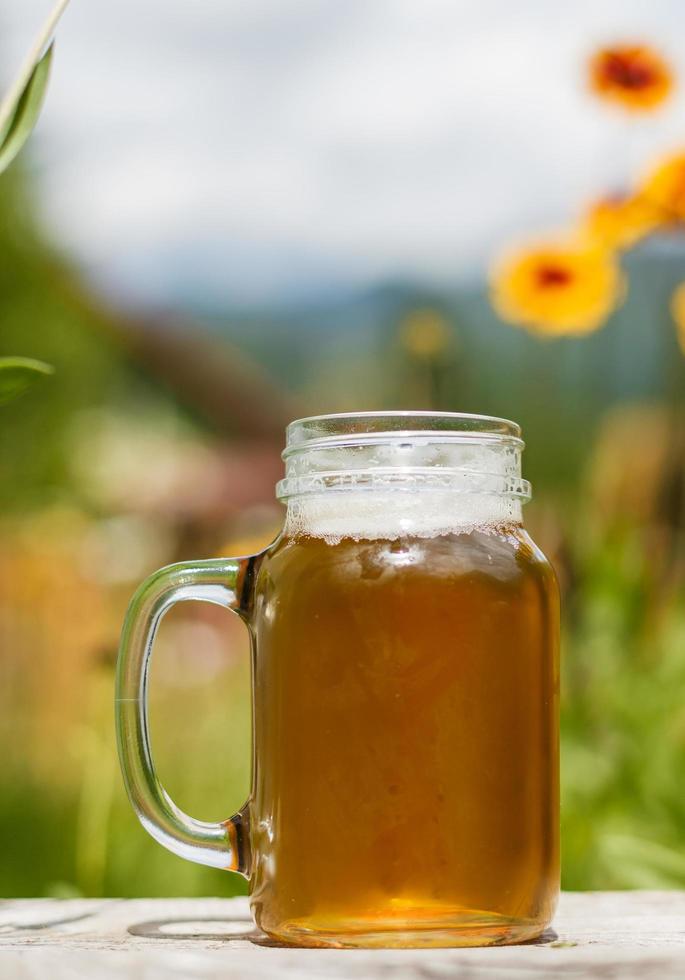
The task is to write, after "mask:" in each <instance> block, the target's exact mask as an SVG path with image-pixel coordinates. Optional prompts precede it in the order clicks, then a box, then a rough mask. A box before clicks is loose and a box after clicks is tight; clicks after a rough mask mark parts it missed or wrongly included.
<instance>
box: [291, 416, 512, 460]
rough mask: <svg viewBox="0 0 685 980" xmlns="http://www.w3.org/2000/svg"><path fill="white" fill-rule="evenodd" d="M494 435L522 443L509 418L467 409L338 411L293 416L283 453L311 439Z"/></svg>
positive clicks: (336, 442) (337, 442)
mask: <svg viewBox="0 0 685 980" xmlns="http://www.w3.org/2000/svg"><path fill="white" fill-rule="evenodd" d="M414 437H419V438H423V439H428V438H433V439H449V440H450V441H451V440H453V439H466V440H468V441H472V440H474V439H488V440H490V439H496V440H502V441H509V440H511V441H512V442H515V443H516V444H518V445H520V446H521V448H522V447H523V443H522V440H521V428H520V426H519V425H518V424H517V423H516V422H512V421H511V420H510V419H504V418H499V417H498V416H495V415H474V414H469V413H467V412H434V411H407V410H402V411H373V412H338V413H332V414H329V415H309V416H305V417H303V418H300V419H295V420H294V421H292V422H291V423H290V424H289V425H288V426H287V428H286V448H285V450H284V453H283V455H284V457H285V456H287V455H290V454H291V453H293V452H297V451H298V450H302V449H304V448H305V447H306V446H307V445H311V444H312V443H323V442H325V443H327V444H328V445H331V446H333V445H341V444H344V443H346V442H355V441H363V442H374V441H378V440H382V439H397V438H414Z"/></svg>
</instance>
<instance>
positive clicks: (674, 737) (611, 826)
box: [0, 167, 685, 896]
mask: <svg viewBox="0 0 685 980" xmlns="http://www.w3.org/2000/svg"><path fill="white" fill-rule="evenodd" d="M0 249H1V250H2V253H3V255H4V261H3V262H2V263H0V355H3V354H6V355H10V354H15V353H16V352H17V351H21V353H22V354H25V355H27V356H30V357H37V358H40V359H41V360H45V361H47V362H49V363H50V364H52V365H54V367H55V374H54V376H53V377H52V378H51V379H49V381H48V382H47V383H45V384H42V385H39V386H37V387H35V388H34V389H33V390H32V391H31V392H30V393H28V394H27V395H26V396H25V397H23V398H22V399H19V400H17V401H15V402H13V403H11V404H8V405H7V406H5V407H3V409H2V413H1V414H0V467H1V469H0V530H1V532H2V540H3V547H2V550H1V551H0V643H1V645H2V660H1V666H2V671H3V683H2V685H0V734H1V735H2V740H3V745H6V746H7V747H8V750H7V752H5V753H4V754H3V758H2V760H0V834H2V839H3V841H4V843H5V847H4V849H3V859H2V861H1V862H0V892H1V893H2V894H4V895H17V896H20V895H68V894H83V895H131V896H135V895H174V894H177V895H200V894H208V893H209V894H232V893H235V892H236V891H239V890H242V889H243V883H242V882H241V880H240V879H238V878H237V877H235V876H231V875H222V874H220V873H218V872H216V871H212V870H209V869H206V868H200V867H198V866H194V865H191V864H189V863H186V862H183V861H180V860H178V859H177V858H174V857H173V856H171V855H170V854H168V853H167V852H166V851H164V850H163V849H162V848H161V847H159V846H158V845H157V844H155V843H154V841H152V839H151V838H149V837H148V836H147V835H146V834H145V833H144V831H143V830H142V829H141V828H140V827H139V825H138V822H137V820H136V818H135V816H134V814H133V812H132V811H131V809H130V807H129V805H128V801H127V800H126V799H125V796H124V793H123V789H122V785H121V780H120V776H119V772H118V765H117V761H116V755H115V747H114V736H113V720H112V703H111V698H112V682H113V664H114V657H115V650H116V644H117V638H118V631H119V625H120V622H121V619H122V616H123V612H124V609H125V605H126V602H127V599H128V596H129V595H130V593H131V591H132V589H133V588H134V586H135V585H136V583H137V582H138V581H139V580H140V579H141V578H142V577H143V576H144V575H145V574H147V573H148V572H150V571H152V570H153V569H154V568H156V567H158V566H159V565H161V564H163V563H165V562H167V561H171V560H176V559H179V558H190V557H197V556H198V555H200V554H202V555H207V554H211V553H219V552H220V551H229V550H233V552H234V553H235V552H236V551H240V552H242V551H249V550H251V548H255V549H256V548H257V547H258V546H260V545H261V544H265V543H266V542H267V541H268V539H269V537H270V535H271V534H272V533H273V531H274V528H275V522H276V521H277V515H276V514H274V512H273V510H271V511H268V512H266V511H265V509H264V505H262V509H261V510H260V511H259V513H257V511H255V510H254V509H253V510H252V511H251V510H250V508H249V504H248V501H249V500H250V499H251V497H252V495H253V492H254V493H256V489H259V491H260V492H262V490H263V486H262V484H259V487H258V486H257V484H258V479H262V478H261V477H259V478H258V477H257V476H256V475H255V476H254V481H255V482H254V488H255V489H254V491H253V486H252V484H250V482H249V481H250V479H253V477H252V476H250V475H249V474H252V473H253V471H255V472H256V469H257V467H256V465H252V464H250V465H248V466H247V467H246V469H245V470H244V472H245V473H247V474H248V475H245V476H243V477H241V479H242V480H243V484H242V485H241V487H238V486H237V485H232V486H233V490H232V491H231V492H232V493H234V495H235V501H234V504H233V510H230V511H228V510H227V511H226V512H223V511H222V512H221V513H220V514H218V512H217V511H216V509H212V506H208V507H207V509H206V511H205V512H199V511H198V510H197V507H196V506H195V503H194V501H197V500H200V498H203V499H204V496H205V495H206V492H207V487H208V486H209V485H211V483H212V480H214V479H215V476H216V472H217V470H218V469H219V468H220V466H221V461H222V460H223V459H224V458H225V457H227V456H228V457H229V458H230V454H231V453H232V452H233V451H234V450H233V447H232V446H230V445H227V444H226V443H224V442H223V441H222V439H221V438H219V436H218V435H217V433H216V432H213V431H211V429H209V428H208V427H204V428H203V427H201V426H200V425H199V424H198V423H197V421H193V420H192V412H189V411H188V408H192V406H188V405H184V407H183V408H181V407H179V398H178V397H177V393H175V392H174V391H173V389H169V388H168V387H167V388H163V387H162V386H161V385H160V384H159V383H158V382H157V381H155V380H154V378H153V377H152V376H151V374H150V372H149V371H148V370H147V369H146V368H145V367H144V366H143V365H142V364H141V363H140V362H139V361H138V360H137V359H136V356H135V351H134V349H133V348H132V347H131V345H130V342H129V337H130V334H129V333H128V332H127V331H126V330H120V329H118V325H119V324H121V323H125V320H126V317H125V315H124V314H122V313H119V312H117V311H112V310H111V309H109V308H107V307H106V306H105V304H104V303H103V301H102V300H96V299H94V298H93V296H92V295H90V294H89V293H88V292H87V291H86V290H85V288H84V287H83V285H82V284H81V281H80V279H79V276H78V275H77V274H76V273H75V271H74V270H73V268H72V267H71V265H70V264H69V263H68V262H67V261H66V260H65V259H64V258H63V257H62V256H61V255H60V254H59V252H58V250H57V248H56V247H55V246H54V245H53V244H51V243H49V242H47V241H46V240H45V239H44V237H43V235H42V233H41V231H40V227H39V225H38V224H37V222H36V219H35V216H34V214H33V210H32V206H31V196H30V193H29V190H28V185H27V183H26V178H25V176H24V175H23V174H22V172H21V171H20V170H18V169H17V168H16V167H14V168H12V170H10V171H9V172H8V173H7V174H6V175H5V176H4V177H3V179H2V180H0ZM660 268H661V267H660V266H659V269H660ZM669 274H670V273H668V271H667V272H666V273H663V277H664V279H665V280H667V279H668V276H669ZM661 275H662V272H658V276H661ZM647 279H648V280H649V282H651V283H652V285H653V282H654V276H652V277H651V279H650V277H649V276H647ZM632 280H633V282H637V283H638V286H637V287H634V288H636V289H637V290H638V292H637V293H636V294H635V296H634V297H633V299H632V300H631V301H632V302H633V304H634V306H633V307H632V309H633V314H632V315H633V319H632V320H630V322H628V323H626V324H625V333H624V334H623V335H621V334H620V333H619V332H618V331H619V330H620V329H621V326H622V325H621V322H620V321H618V322H616V323H614V324H612V325H611V326H610V327H609V328H607V330H606V332H603V333H602V334H599V335H597V336H596V337H594V338H590V339H589V340H588V341H584V340H579V341H574V340H565V341H563V343H561V344H558V345H552V344H545V345H540V344H539V342H538V341H536V340H535V339H533V338H530V337H527V336H525V337H524V336H520V335H518V334H516V333H515V332H514V331H512V330H511V328H506V327H503V326H502V325H499V324H496V323H492V322H491V321H490V320H488V319H487V317H486V314H485V313H484V311H483V307H482V306H481V305H479V303H478V302H477V300H475V299H474V298H473V297H470V298H469V297H466V298H462V300H461V301H460V302H459V301H458V302H456V303H455V304H453V305H450V304H445V308H444V311H443V314H444V317H445V318H446V320H445V322H446V323H447V324H448V325H449V331H448V332H449V334H450V336H451V338H452V339H451V340H449V339H447V340H446V339H445V338H444V337H443V333H444V331H443V333H440V336H441V337H442V340H441V341H440V343H439V344H438V342H437V341H434V342H432V343H433V347H431V345H430V344H427V343H424V342H423V341H422V340H421V339H420V338H419V340H417V339H416V337H414V338H413V339H412V344H413V348H412V347H411V346H410V347H409V348H408V347H406V345H405V347H404V348H403V347H402V342H401V337H402V336H403V334H402V317H403V316H404V312H405V311H406V310H407V309H410V308H411V307H412V305H414V306H424V305H425V303H426V297H425V296H415V297H414V298H413V299H412V296H411V294H403V295H402V296H401V297H400V299H399V300H398V301H397V302H395V301H394V300H393V303H390V305H387V304H386V305H384V306H383V309H384V310H385V311H386V313H385V314H384V316H376V319H375V320H374V329H375V332H373V330H371V328H369V333H368V336H367V334H366V333H364V338H366V339H362V333H361V328H360V332H358V333H356V334H354V333H352V334H351V335H350V336H352V340H350V339H349V337H348V335H347V334H344V331H343V327H342V325H341V327H340V330H339V331H338V333H335V332H332V333H329V334H327V336H326V338H322V339H321V341H320V343H319V342H318V341H317V343H312V342H311V336H312V334H311V331H309V328H308V326H307V324H306V323H301V324H300V325H299V327H296V325H294V324H293V327H292V334H291V336H292V338H293V339H292V342H293V344H296V343H297V342H298V341H297V337H298V336H299V337H300V338H301V337H305V338H310V339H309V340H308V341H306V343H305V342H304V341H303V342H302V352H303V353H302V356H301V357H299V358H293V360H297V365H296V367H297V371H296V372H295V371H294V373H293V374H292V375H289V376H288V378H287V383H288V384H290V385H291V386H292V387H293V388H294V389H295V390H296V391H298V392H299V393H300V395H301V397H302V400H303V402H304V407H305V408H309V409H310V410H311V411H313V412H316V411H317V410H319V411H327V410H334V409H344V408H354V407H357V408H359V407H364V408H370V407H382V406H383V407H392V405H393V402H394V404H395V406H396V407H402V406H405V405H406V406H408V404H410V403H413V404H414V406H417V407H431V406H433V407H440V408H447V409H456V410H459V409H461V410H464V409H466V410H481V411H486V412H487V411H490V412H499V413H501V414H505V415H513V416H515V417H517V418H519V419H520V420H521V421H522V422H523V423H524V427H525V430H526V435H527V437H528V439H529V442H530V444H531V447H532V452H531V457H532V466H531V469H532V471H533V476H534V478H535V479H536V481H538V483H539V485H540V487H541V492H540V493H538V495H537V498H536V502H535V503H534V504H533V505H532V508H531V511H530V524H531V528H532V531H533V534H534V537H535V538H536V540H538V541H539V543H540V544H541V546H542V547H543V548H544V549H545V550H546V551H547V552H548V553H549V554H550V557H551V558H552V560H553V562H554V564H555V566H556V567H557V569H558V571H559V574H560V579H561V583H562V588H563V593H564V657H563V661H564V669H563V698H562V704H563V711H562V772H563V798H562V822H563V858H564V884H565V886H566V887H570V888H612V887H616V888H626V887H637V886H639V887H670V886H685V858H684V857H683V855H684V854H685V797H683V794H682V789H681V787H682V784H683V781H684V779H685V701H684V699H683V696H682V691H683V689H684V688H685V594H684V591H683V582H684V581H685V560H684V551H683V518H684V508H683V492H682V486H683V476H684V473H685V452H683V446H682V445H681V443H682V440H680V439H679V436H678V433H679V432H682V431H684V430H683V426H682V425H681V419H682V416H681V415H680V414H679V412H680V408H679V405H680V399H681V397H682V392H681V380H682V365H681V363H680V362H678V363H677V364H675V362H674V363H673V366H672V370H671V362H672V361H673V358H674V351H676V349H675V347H674V344H673V342H672V338H670V339H668V340H667V339H658V338H657V339H655V338H653V337H650V338H649V342H650V343H652V344H656V350H657V354H656V361H655V360H654V358H653V359H652V362H651V363H652V368H653V366H654V363H657V364H659V363H661V364H664V365H667V366H668V369H669V371H670V374H669V373H668V372H667V371H661V372H654V371H653V370H652V369H651V368H650V370H652V373H651V374H650V376H649V378H648V379H647V380H644V379H643V382H644V383H643V388H642V389H640V388H639V384H638V380H636V379H635V377H634V376H633V374H631V371H632V370H634V366H635V364H636V363H638V364H639V362H640V359H641V358H642V357H643V355H642V353H641V352H638V354H637V361H636V360H635V358H633V360H632V361H630V362H627V361H625V360H623V354H622V345H624V344H626V343H627V342H628V341H629V338H630V337H632V336H637V332H636V331H637V327H636V326H635V323H636V322H637V321H638V320H639V319H640V316H641V315H642V314H641V311H642V306H641V304H643V305H644V302H645V300H644V296H645V295H647V294H648V293H649V288H650V286H649V282H647V283H645V284H644V290H643V293H640V291H639V289H640V287H639V275H637V276H633V277H632ZM388 311H389V312H388ZM621 315H622V316H626V317H628V316H629V315H630V310H628V312H626V313H622V314H621ZM659 316H661V314H659ZM359 317H360V322H363V317H361V314H359ZM655 322H656V321H655ZM240 329H241V328H240V325H239V324H235V323H229V324H228V325H226V333H228V334H230V335H231V336H232V337H233V340H234V342H236V341H237V340H239V337H240ZM298 330H299V333H298ZM364 330H366V326H364ZM441 330H442V328H441ZM631 331H632V332H631ZM268 336H269V334H268V330H267V329H266V328H264V332H263V338H264V341H263V345H264V347H265V348H267V347H268V343H267V339H266V338H268ZM445 336H446V334H445ZM665 336H666V335H665V334H664V338H665ZM355 337H356V340H355V339H354V338H355ZM398 337H399V338H400V340H398ZM368 338H371V339H368ZM161 343H162V341H160V344H161ZM645 343H647V341H645ZM251 345H252V349H253V353H255V354H257V355H258V354H259V350H258V348H259V344H258V343H257V341H256V340H255V338H254V337H253V338H252V341H251ZM417 345H418V346H417ZM244 346H245V347H246V348H248V347H250V343H248V342H247V341H245V344H244ZM269 349H270V348H269ZM307 349H309V351H310V360H309V361H307V360H306V358H305V351H306V350H307ZM336 350H337V351H338V354H339V355H340V356H337V357H336V356H334V351H336ZM493 352H498V353H497V354H496V356H495V354H493ZM162 354H163V351H162V348H161V347H160V356H162ZM676 356H678V355H677V352H676ZM317 358H318V359H317ZM431 359H432V360H431ZM644 360H645V362H646V361H647V360H648V359H647V358H644ZM265 362H266V363H267V364H268V358H265ZM283 363H286V362H283ZM628 363H630V364H632V365H633V368H631V371H629V370H628V368H627V367H626V365H627V364H628ZM326 364H327V365H328V367H327V368H326V366H325V365H326ZM322 365H323V367H322ZM332 365H333V366H332ZM617 377H618V378H620V379H622V380H621V382H620V384H619V383H618V381H616V378H617ZM612 378H613V379H614V381H611V379H612ZM614 382H615V384H614ZM612 385H613V388H612ZM626 385H627V388H626ZM631 386H632V387H631ZM636 386H637V387H636ZM609 389H611V390H609ZM322 392H325V393H326V394H325V397H324V395H323V394H322ZM369 392H372V393H373V395H372V396H371V401H370V399H369ZM336 399H338V400H336ZM345 399H347V401H345ZM631 401H632V402H633V403H634V404H633V405H632V406H631V404H630V403H631ZM332 402H333V403H332ZM241 451H243V450H241ZM268 453H269V454H270V455H274V454H276V455H277V450H276V448H275V447H269V450H268ZM241 472H243V471H241ZM263 479H266V477H264V478H263ZM268 479H269V480H271V476H269V477H268ZM169 488H171V490H170V489H169ZM222 492H223V491H222ZM229 503H230V501H229ZM246 515H247V516H246ZM248 517H249V520H248ZM152 687H153V704H152V722H153V733H154V746H155V754H156V759H157V761H158V764H159V767H160V770H161V775H162V777H163V779H164V781H165V783H166V784H167V785H168V788H169V789H170V791H171V793H172V795H173V796H174V797H175V798H176V799H177V800H178V802H179V803H180V805H181V806H183V807H185V808H186V809H188V810H189V811H190V812H192V813H193V814H197V815H198V816H204V817H206V818H207V819H221V818H224V817H226V815H227V814H228V813H230V812H232V811H233V810H234V809H236V808H238V807H239V806H240V805H241V803H242V802H243V799H244V797H245V795H246V793H247V789H248V781H249V768H250V758H249V757H250V751H249V741H250V721H249V712H250V706H249V669H248V650H247V638H246V635H245V633H244V631H243V628H242V626H241V625H240V624H239V623H237V622H234V619H233V618H232V617H226V616H222V615H221V613H220V612H219V613H216V611H212V610H209V611H207V610H204V609H202V610H192V611H186V610H184V611H183V612H180V611H177V612H175V613H174V614H173V615H172V616H170V617H169V621H168V622H165V624H164V627H163V629H162V634H161V638H160V648H159V653H158V656H157V660H156V664H155V666H154V668H153V684H152Z"/></svg>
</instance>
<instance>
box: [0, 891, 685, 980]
mask: <svg viewBox="0 0 685 980" xmlns="http://www.w3.org/2000/svg"><path fill="white" fill-rule="evenodd" d="M0 977H2V980H14V978H17V980H29V978H30V980H38V978H43V977H45V978H48V980H67V978H68V980H76V978H78V980H91V978H93V980H110V978H111V980H129V978H133V977H136V978H138V977H140V978H144V980H158V978H159V980H161V978H181V977H183V978H195V977H197V978H217V980H218V978H221V980H234V978H235V980H238V978H239V980H282V978H289V980H329V978H333V980H343V978H353V980H356V978H359V980H362V978H363V980H377V978H378V980H390V978H392V980H445V978H459V980H470V978H473V980H496V978H497V980H523V978H538V980H542V978H548V977H569V978H571V977H572V978H574V980H575V978H581V977H582V978H584V977H587V978H602V980H608V978H614V977H615V978H620V980H633V978H635V980H637V978H640V980H651V978H655V980H656V978H659V980H671V978H678V980H681V978H685V892H679V891H673V892H587V893H580V892H575V893H566V894H564V895H563V896H562V899H561V902H560V906H559V912H558V914H557V917H556V919H555V922H554V925H553V928H552V929H550V930H549V931H548V932H547V933H546V934H545V936H543V937H542V939H541V940H539V941H538V942H537V943H534V944H527V945H523V946H508V947H500V948H491V949H467V950H455V949H452V950H449V949H446V950H369V951H364V950H298V949H288V948H284V947H279V946H275V945H272V944H270V943H268V942H267V941H266V940H265V937H263V936H260V935H259V934H258V933H257V932H256V931H255V929H254V927H253V925H252V920H251V919H250V915H249V910H248V906H247V901H246V900H245V899H241V898H236V899H162V900H158V899H154V900H143V899H141V900H123V899H103V900H68V901H57V900H52V899H23V900H17V901H5V902H2V903H1V904H0Z"/></svg>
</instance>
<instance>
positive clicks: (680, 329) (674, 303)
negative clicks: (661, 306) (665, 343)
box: [671, 282, 685, 354]
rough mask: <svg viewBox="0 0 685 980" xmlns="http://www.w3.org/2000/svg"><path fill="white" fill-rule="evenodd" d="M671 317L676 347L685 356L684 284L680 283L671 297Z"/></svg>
mask: <svg viewBox="0 0 685 980" xmlns="http://www.w3.org/2000/svg"><path fill="white" fill-rule="evenodd" d="M671 316H672V317H673V320H674V322H675V330H676V336H677V338H678V345H679V346H680V349H681V351H682V352H683V354H685V282H681V284H680V285H679V286H678V287H677V289H676V290H675V292H674V293H673V296H672V297H671Z"/></svg>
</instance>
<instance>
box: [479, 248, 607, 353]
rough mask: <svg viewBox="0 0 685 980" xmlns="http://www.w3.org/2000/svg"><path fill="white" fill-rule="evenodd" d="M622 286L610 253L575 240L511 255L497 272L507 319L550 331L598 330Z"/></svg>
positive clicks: (498, 298) (495, 286)
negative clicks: (565, 243) (576, 242)
mask: <svg viewBox="0 0 685 980" xmlns="http://www.w3.org/2000/svg"><path fill="white" fill-rule="evenodd" d="M623 291H624V282H623V277H622V275H621V271H620V269H619V267H618V265H617V263H616V261H615V259H614V258H613V256H612V255H611V253H609V252H608V251H606V250H605V249H601V248H598V247H596V246H587V245H581V244H578V245H577V244H574V243H570V244H568V245H564V244H550V245H544V246H541V247H539V248H535V249H531V250H530V251H525V252H519V253H517V254H513V255H510V256H509V257H506V258H504V259H503V260H502V261H501V262H500V263H499V265H498V266H497V267H496V268H495V271H494V274H493V277H492V302H493V305H494V307H495V309H496V311H497V312H498V313H499V315H500V316H501V317H502V319H503V320H507V321H509V322H510V323H515V324H518V325H520V326H524V327H528V328H530V329H533V330H536V331H538V332H541V333H546V334H549V335H551V336H554V335H561V334H583V333H590V332H591V331H592V330H596V329H597V328H598V327H600V326H601V325H602V324H603V322H604V321H605V319H606V318H607V317H608V315H609V314H610V313H611V311H612V310H613V309H614V307H615V306H616V304H617V303H618V302H619V300H620V299H621V298H622V296H623Z"/></svg>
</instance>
